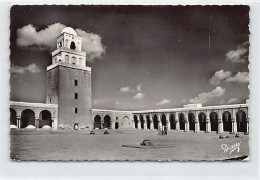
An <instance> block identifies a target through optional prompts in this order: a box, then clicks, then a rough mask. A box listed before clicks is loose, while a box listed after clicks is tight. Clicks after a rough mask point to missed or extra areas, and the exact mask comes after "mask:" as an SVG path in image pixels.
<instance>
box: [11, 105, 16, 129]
mask: <svg viewBox="0 0 260 180" xmlns="http://www.w3.org/2000/svg"><path fill="white" fill-rule="evenodd" d="M10 125H15V126H17V119H16V111H15V110H14V109H12V108H10Z"/></svg>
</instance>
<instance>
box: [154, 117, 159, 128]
mask: <svg viewBox="0 0 260 180" xmlns="http://www.w3.org/2000/svg"><path fill="white" fill-rule="evenodd" d="M153 128H154V129H158V117H157V115H156V114H155V115H154V116H153Z"/></svg>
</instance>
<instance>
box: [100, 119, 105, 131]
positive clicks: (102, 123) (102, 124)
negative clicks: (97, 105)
mask: <svg viewBox="0 0 260 180" xmlns="http://www.w3.org/2000/svg"><path fill="white" fill-rule="evenodd" d="M100 126H101V127H100V128H101V129H104V120H102V121H101V123H100Z"/></svg>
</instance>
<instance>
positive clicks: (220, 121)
mask: <svg viewBox="0 0 260 180" xmlns="http://www.w3.org/2000/svg"><path fill="white" fill-rule="evenodd" d="M217 133H218V134H221V133H223V122H222V120H221V119H218V132H217Z"/></svg>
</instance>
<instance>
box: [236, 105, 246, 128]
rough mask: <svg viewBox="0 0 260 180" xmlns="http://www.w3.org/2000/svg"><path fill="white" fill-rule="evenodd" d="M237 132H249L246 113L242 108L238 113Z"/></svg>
mask: <svg viewBox="0 0 260 180" xmlns="http://www.w3.org/2000/svg"><path fill="white" fill-rule="evenodd" d="M236 121H237V132H244V133H246V132H247V122H246V113H245V112H244V111H242V110H239V111H237V113H236Z"/></svg>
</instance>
